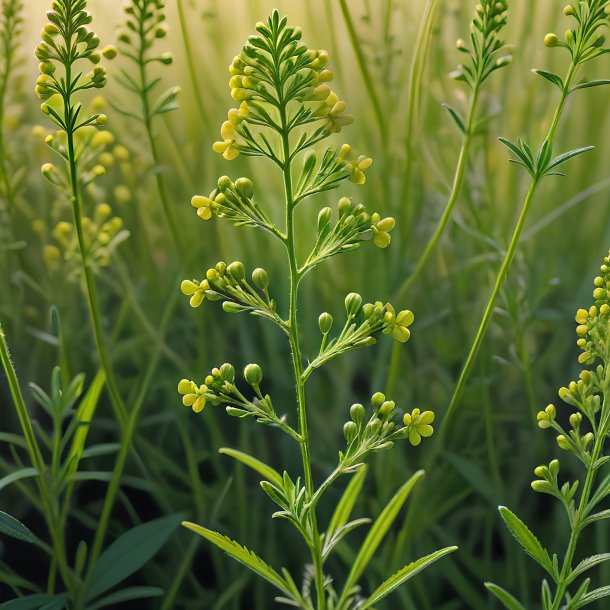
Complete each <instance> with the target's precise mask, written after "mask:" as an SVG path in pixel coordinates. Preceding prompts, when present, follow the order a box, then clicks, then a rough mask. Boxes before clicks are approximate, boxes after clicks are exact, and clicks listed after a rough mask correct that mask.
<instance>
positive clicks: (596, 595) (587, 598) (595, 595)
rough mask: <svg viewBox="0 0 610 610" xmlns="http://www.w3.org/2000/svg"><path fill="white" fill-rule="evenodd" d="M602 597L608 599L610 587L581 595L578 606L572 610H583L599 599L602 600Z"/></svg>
mask: <svg viewBox="0 0 610 610" xmlns="http://www.w3.org/2000/svg"><path fill="white" fill-rule="evenodd" d="M604 597H610V585H606V586H605V587H600V588H599V589H594V590H593V591H589V593H587V594H586V595H583V596H582V598H581V600H580V601H579V602H578V604H576V606H574V610H577V609H578V608H583V607H584V606H587V605H588V604H591V603H593V602H596V601H597V600H599V599H603V598H604Z"/></svg>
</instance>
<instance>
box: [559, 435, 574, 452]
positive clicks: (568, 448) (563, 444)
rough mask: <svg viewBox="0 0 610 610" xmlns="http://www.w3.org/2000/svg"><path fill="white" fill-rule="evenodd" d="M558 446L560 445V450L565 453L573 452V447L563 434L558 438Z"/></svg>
mask: <svg viewBox="0 0 610 610" xmlns="http://www.w3.org/2000/svg"><path fill="white" fill-rule="evenodd" d="M557 444H558V445H559V448H560V449H563V450H564V451H572V445H571V444H570V442H569V441H568V439H567V438H566V437H565V436H564V435H563V434H560V435H559V436H558V437H557Z"/></svg>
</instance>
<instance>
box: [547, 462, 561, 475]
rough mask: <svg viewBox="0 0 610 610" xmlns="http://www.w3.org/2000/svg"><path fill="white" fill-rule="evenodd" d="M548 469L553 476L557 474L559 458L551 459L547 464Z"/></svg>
mask: <svg viewBox="0 0 610 610" xmlns="http://www.w3.org/2000/svg"><path fill="white" fill-rule="evenodd" d="M549 471H550V473H551V474H552V475H553V476H557V473H558V472H559V460H552V461H551V463H550V464H549Z"/></svg>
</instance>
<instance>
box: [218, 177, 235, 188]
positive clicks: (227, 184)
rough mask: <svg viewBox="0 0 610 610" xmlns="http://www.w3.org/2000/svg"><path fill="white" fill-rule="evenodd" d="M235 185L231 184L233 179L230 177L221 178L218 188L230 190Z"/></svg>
mask: <svg viewBox="0 0 610 610" xmlns="http://www.w3.org/2000/svg"><path fill="white" fill-rule="evenodd" d="M232 184H233V183H232V182H231V178H229V176H221V177H220V178H218V188H219V189H223V190H224V189H228V188H231V185H232Z"/></svg>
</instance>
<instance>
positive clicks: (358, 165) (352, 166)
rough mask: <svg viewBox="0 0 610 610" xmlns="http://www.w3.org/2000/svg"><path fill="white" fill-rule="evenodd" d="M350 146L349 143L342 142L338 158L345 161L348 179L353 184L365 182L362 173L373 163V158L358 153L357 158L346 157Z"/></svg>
mask: <svg viewBox="0 0 610 610" xmlns="http://www.w3.org/2000/svg"><path fill="white" fill-rule="evenodd" d="M351 150H352V149H351V146H350V145H349V144H343V146H341V148H340V149H339V155H338V157H339V159H341V160H342V161H343V162H344V163H345V169H346V170H347V172H348V173H349V181H350V182H353V183H354V184H358V185H362V184H364V183H365V182H366V176H365V174H364V172H365V170H367V169H368V168H369V167H371V165H372V164H373V160H372V159H371V158H370V157H365V156H364V155H360V156H359V157H357V158H351V159H350V158H348V156H349V154H350V152H351Z"/></svg>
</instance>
